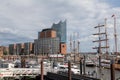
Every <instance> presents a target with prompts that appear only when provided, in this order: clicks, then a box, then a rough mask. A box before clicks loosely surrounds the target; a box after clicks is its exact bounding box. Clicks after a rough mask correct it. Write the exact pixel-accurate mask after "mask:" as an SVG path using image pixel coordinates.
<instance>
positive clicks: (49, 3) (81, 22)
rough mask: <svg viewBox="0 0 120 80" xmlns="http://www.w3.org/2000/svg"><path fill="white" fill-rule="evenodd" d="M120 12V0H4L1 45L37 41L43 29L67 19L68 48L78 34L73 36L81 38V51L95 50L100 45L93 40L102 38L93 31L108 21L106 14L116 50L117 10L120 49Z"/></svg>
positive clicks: (0, 19) (0, 14) (1, 4)
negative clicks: (113, 16) (115, 28)
mask: <svg viewBox="0 0 120 80" xmlns="http://www.w3.org/2000/svg"><path fill="white" fill-rule="evenodd" d="M119 13H120V4H119V0H0V45H4V46H8V45H9V44H13V43H22V42H23V43H24V42H34V39H37V36H38V32H40V31H41V30H42V29H44V28H50V27H51V26H52V24H53V23H58V22H59V21H60V20H62V21H64V20H67V48H68V51H70V49H69V48H70V45H69V43H70V36H71V35H72V36H73V35H74V38H72V40H75V41H76V42H77V41H80V51H81V52H93V51H96V50H93V49H92V47H94V46H97V45H98V44H97V43H93V42H92V41H94V40H97V39H98V36H93V35H92V34H94V33H96V32H97V31H98V30H97V29H95V28H94V27H95V26H97V25H98V24H101V25H102V24H105V18H106V19H107V22H106V23H107V24H106V26H107V32H108V38H109V41H108V44H109V46H110V48H109V51H114V35H113V34H114V26H113V24H114V19H113V18H112V17H111V16H112V15H113V14H114V15H115V17H116V27H117V35H118V36H117V38H118V39H117V40H118V50H119V45H120V43H119V42H120V40H119V37H120V36H119V34H120V31H119V30H120V27H119V26H120V14H119ZM102 30H103V29H102ZM103 31H104V30H103ZM77 34H79V35H77ZM103 51H104V50H103ZM119 51H120V50H119Z"/></svg>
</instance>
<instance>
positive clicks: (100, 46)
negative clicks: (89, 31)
mask: <svg viewBox="0 0 120 80" xmlns="http://www.w3.org/2000/svg"><path fill="white" fill-rule="evenodd" d="M105 26H106V20H105V25H100V24H98V26H96V27H94V28H95V29H98V33H96V34H93V35H98V38H99V39H98V40H95V41H93V42H98V43H99V45H98V47H93V49H97V51H98V54H99V67H101V56H102V51H101V49H104V48H106V53H107V52H108V49H107V48H109V46H108V45H107V41H108V39H107V29H106V27H105ZM101 28H105V32H101ZM102 35H105V36H106V38H105V39H102V37H101V36H102ZM104 41H106V46H102V43H101V42H104Z"/></svg>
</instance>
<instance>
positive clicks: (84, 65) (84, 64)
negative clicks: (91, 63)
mask: <svg viewBox="0 0 120 80" xmlns="http://www.w3.org/2000/svg"><path fill="white" fill-rule="evenodd" d="M85 59H86V57H85V55H84V60H83V74H84V75H85V74H86V73H85V67H86V63H85Z"/></svg>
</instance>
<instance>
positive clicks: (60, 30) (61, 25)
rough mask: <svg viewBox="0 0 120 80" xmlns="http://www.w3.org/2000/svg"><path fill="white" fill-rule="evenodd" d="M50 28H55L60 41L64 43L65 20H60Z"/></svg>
mask: <svg viewBox="0 0 120 80" xmlns="http://www.w3.org/2000/svg"><path fill="white" fill-rule="evenodd" d="M52 29H54V30H56V32H57V37H59V39H60V42H63V43H66V36H67V34H66V20H65V21H64V22H62V21H60V22H59V23H58V24H53V25H52Z"/></svg>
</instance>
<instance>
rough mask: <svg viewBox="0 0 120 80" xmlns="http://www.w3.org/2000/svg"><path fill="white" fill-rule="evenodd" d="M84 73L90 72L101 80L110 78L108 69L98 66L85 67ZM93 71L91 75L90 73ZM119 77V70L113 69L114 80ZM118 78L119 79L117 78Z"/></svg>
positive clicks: (109, 79)
mask: <svg viewBox="0 0 120 80" xmlns="http://www.w3.org/2000/svg"><path fill="white" fill-rule="evenodd" d="M85 72H86V73H90V76H91V77H95V78H99V79H101V80H111V72H110V69H105V68H101V69H100V68H98V67H86V68H85ZM91 73H93V75H91ZM118 78H120V70H115V80H116V79H118ZM119 80H120V79H119Z"/></svg>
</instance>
